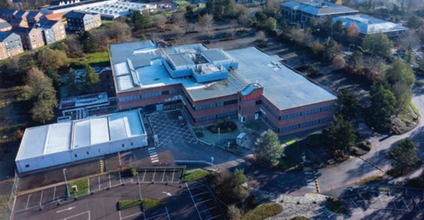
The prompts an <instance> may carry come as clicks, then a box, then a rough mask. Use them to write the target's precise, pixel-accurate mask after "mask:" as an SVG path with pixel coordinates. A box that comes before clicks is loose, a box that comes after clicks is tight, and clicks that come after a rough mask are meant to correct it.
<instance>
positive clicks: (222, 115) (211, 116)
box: [196, 111, 237, 122]
mask: <svg viewBox="0 0 424 220" xmlns="http://www.w3.org/2000/svg"><path fill="white" fill-rule="evenodd" d="M236 114H237V112H236V111H231V112H225V113H221V114H217V115H208V116H205V117H201V118H197V119H196V122H202V121H209V120H213V119H217V118H226V117H230V116H233V115H236Z"/></svg>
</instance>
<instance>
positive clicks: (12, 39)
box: [0, 32, 24, 60]
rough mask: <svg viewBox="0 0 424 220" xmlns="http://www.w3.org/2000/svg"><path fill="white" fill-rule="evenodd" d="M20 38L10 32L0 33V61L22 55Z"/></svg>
mask: <svg viewBox="0 0 424 220" xmlns="http://www.w3.org/2000/svg"><path fill="white" fill-rule="evenodd" d="M23 52H24V49H23V47H22V42H21V37H20V36H19V35H17V34H15V33H11V32H0V60H4V59H7V58H9V57H12V56H15V55H18V54H20V53H23Z"/></svg>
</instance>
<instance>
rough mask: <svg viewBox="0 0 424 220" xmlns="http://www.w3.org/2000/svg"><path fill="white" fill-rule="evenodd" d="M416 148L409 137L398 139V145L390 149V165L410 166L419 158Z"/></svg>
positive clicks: (396, 166)
mask: <svg viewBox="0 0 424 220" xmlns="http://www.w3.org/2000/svg"><path fill="white" fill-rule="evenodd" d="M417 154H418V149H417V148H416V147H415V143H414V142H413V141H412V139H411V138H405V139H402V140H400V141H399V143H398V145H397V146H396V147H394V148H392V149H390V151H389V154H388V158H389V159H390V160H391V161H392V166H394V167H395V168H398V169H401V171H402V172H403V169H405V168H408V167H411V166H413V165H415V164H417V163H418V161H419V160H420V159H419V158H418V156H417Z"/></svg>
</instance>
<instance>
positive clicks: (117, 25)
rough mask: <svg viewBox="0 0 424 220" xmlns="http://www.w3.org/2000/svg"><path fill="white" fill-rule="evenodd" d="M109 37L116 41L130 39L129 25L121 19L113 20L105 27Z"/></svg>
mask: <svg viewBox="0 0 424 220" xmlns="http://www.w3.org/2000/svg"><path fill="white" fill-rule="evenodd" d="M107 32H108V35H109V37H110V38H112V39H115V40H116V41H117V42H125V41H130V40H131V27H130V26H129V25H128V24H127V23H125V22H122V21H118V20H115V21H113V22H112V25H110V27H109V28H108V29H107Z"/></svg>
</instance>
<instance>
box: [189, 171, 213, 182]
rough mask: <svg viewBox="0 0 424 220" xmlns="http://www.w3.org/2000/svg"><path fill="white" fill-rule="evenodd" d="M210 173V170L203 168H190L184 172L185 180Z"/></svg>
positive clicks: (199, 177) (198, 177)
mask: <svg viewBox="0 0 424 220" xmlns="http://www.w3.org/2000/svg"><path fill="white" fill-rule="evenodd" d="M208 175H209V171H207V170H203V169H194V170H188V171H186V172H185V173H184V177H183V181H184V182H189V181H193V180H197V179H201V178H203V177H206V176H208Z"/></svg>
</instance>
